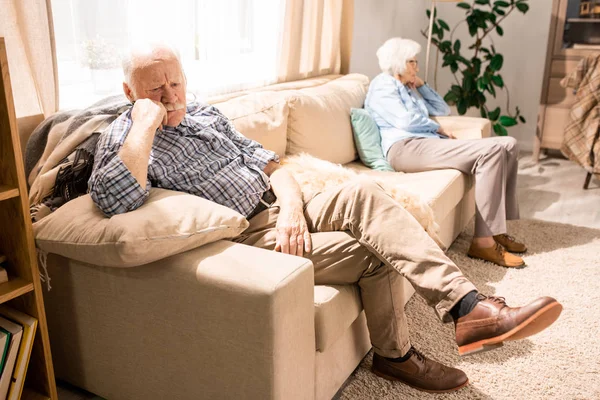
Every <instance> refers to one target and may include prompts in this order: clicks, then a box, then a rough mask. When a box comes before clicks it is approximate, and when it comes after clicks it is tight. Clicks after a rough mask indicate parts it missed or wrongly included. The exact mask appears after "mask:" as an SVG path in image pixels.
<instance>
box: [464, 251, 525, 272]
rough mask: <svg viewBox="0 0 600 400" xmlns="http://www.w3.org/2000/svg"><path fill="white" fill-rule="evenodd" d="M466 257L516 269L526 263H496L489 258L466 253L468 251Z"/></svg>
mask: <svg viewBox="0 0 600 400" xmlns="http://www.w3.org/2000/svg"><path fill="white" fill-rule="evenodd" d="M467 257H469V258H472V259H474V260H483V261H487V262H489V263H492V264H495V265H499V266H501V267H504V268H517V269H518V268H523V267H524V266H525V265H526V264H525V261H523V264H519V265H506V264H498V263H497V262H494V261H490V260H488V259H487V258H482V257H478V256H472V255H470V254H468V253H467Z"/></svg>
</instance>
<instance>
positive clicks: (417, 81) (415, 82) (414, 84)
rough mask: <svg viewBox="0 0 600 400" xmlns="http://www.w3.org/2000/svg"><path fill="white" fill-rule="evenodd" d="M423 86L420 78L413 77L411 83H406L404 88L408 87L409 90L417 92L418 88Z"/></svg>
mask: <svg viewBox="0 0 600 400" xmlns="http://www.w3.org/2000/svg"><path fill="white" fill-rule="evenodd" d="M424 84H425V82H423V79H421V78H419V77H418V76H416V75H415V79H414V80H412V81H411V82H408V83H407V84H406V86H408V88H409V89H412V90H417V89H418V88H420V87H421V86H423V85H424Z"/></svg>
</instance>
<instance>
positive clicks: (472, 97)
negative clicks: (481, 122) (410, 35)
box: [421, 0, 529, 136]
mask: <svg viewBox="0 0 600 400" xmlns="http://www.w3.org/2000/svg"><path fill="white" fill-rule="evenodd" d="M527 3H528V0H496V1H493V0H474V1H473V2H471V3H468V2H461V3H458V4H457V7H459V8H461V9H463V10H464V11H465V18H464V19H463V20H461V21H459V22H458V23H457V24H456V25H455V26H454V28H453V29H452V30H451V29H450V26H449V25H448V24H447V23H446V21H444V20H442V19H439V18H437V10H434V24H433V31H432V40H431V43H432V44H433V45H434V46H435V47H437V51H438V55H439V54H441V55H442V57H443V58H442V59H443V63H442V67H447V68H449V69H450V71H451V72H452V74H453V75H454V78H455V80H456V84H454V85H452V86H451V87H450V89H449V90H448V92H447V93H446V95H445V96H444V100H445V101H446V102H447V103H448V104H450V105H453V106H456V109H457V111H458V113H459V114H460V115H464V114H465V113H466V112H467V110H468V109H470V108H477V109H479V111H480V114H481V116H482V117H483V118H488V119H489V120H490V121H492V124H493V128H494V132H495V133H496V134H497V135H499V136H506V135H508V131H507V129H506V128H509V127H511V126H515V125H517V124H519V123H525V122H526V121H525V118H524V117H523V116H522V115H521V110H520V109H519V107H515V109H514V111H513V112H511V106H510V94H509V92H508V89H507V88H506V86H505V85H504V79H503V78H502V75H500V70H501V69H502V65H503V64H504V56H503V55H502V54H500V53H498V52H497V51H496V48H495V47H494V45H493V44H491V43H490V42H489V35H491V34H497V35H499V36H502V35H504V29H503V28H502V27H501V26H500V24H501V23H502V21H503V20H504V19H505V18H507V17H508V16H509V15H510V14H511V13H513V12H514V11H518V12H521V13H523V14H525V13H526V12H527V11H528V10H529V4H527ZM430 16H431V14H430V11H429V10H427V18H428V19H429V17H430ZM463 23H466V24H467V27H468V31H469V35H470V37H471V38H472V43H469V44H468V45H467V44H463V43H462V42H461V41H460V40H459V39H454V33H455V31H456V29H457V28H458V26H460V25H462V24H463ZM421 33H422V34H423V35H424V36H425V37H427V32H426V31H424V30H423V31H421ZM447 36H449V37H447ZM468 52H470V54H467V53H468ZM436 67H437V63H436ZM436 75H437V68H436ZM497 90H504V91H505V92H506V99H507V103H506V109H505V111H504V112H503V111H502V110H501V108H500V107H496V108H494V109H493V110H490V109H489V108H488V105H487V100H488V96H490V95H491V96H493V97H496V91H497Z"/></svg>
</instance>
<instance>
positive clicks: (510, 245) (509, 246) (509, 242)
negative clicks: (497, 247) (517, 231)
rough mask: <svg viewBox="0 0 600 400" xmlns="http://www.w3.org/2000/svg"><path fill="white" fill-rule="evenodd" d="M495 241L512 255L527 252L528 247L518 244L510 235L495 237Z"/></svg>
mask: <svg viewBox="0 0 600 400" xmlns="http://www.w3.org/2000/svg"><path fill="white" fill-rule="evenodd" d="M494 240H495V241H496V243H498V244H501V245H502V246H503V247H504V248H505V249H506V250H508V251H510V252H511V253H525V252H526V251H527V246H525V244H524V243H519V242H517V241H516V239H515V238H514V237H512V236H510V235H507V234H502V235H496V236H494Z"/></svg>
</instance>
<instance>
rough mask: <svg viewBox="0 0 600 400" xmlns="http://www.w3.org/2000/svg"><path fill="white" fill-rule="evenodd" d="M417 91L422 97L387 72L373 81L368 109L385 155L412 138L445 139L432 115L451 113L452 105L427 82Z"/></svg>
mask: <svg viewBox="0 0 600 400" xmlns="http://www.w3.org/2000/svg"><path fill="white" fill-rule="evenodd" d="M417 91H418V92H419V94H420V96H419V94H417V93H416V92H415V91H414V90H411V89H408V88H407V87H406V86H404V85H403V84H402V83H401V82H400V81H399V80H397V79H396V78H394V77H393V76H391V75H389V74H387V73H381V74H379V75H377V76H376V77H375V78H374V79H373V80H372V81H371V85H370V86H369V92H368V93H367V99H366V100H365V109H366V110H367V111H368V112H369V114H371V116H372V117H373V119H374V120H375V122H376V123H377V126H378V127H379V132H380V134H381V147H382V148H383V154H385V155H387V153H388V150H389V149H390V147H392V145H393V144H394V143H396V142H397V141H399V140H403V139H407V138H410V137H426V138H432V137H433V138H445V136H442V135H439V134H438V133H437V131H438V129H439V128H440V125H439V124H438V123H437V122H435V121H433V120H431V119H430V118H429V116H430V115H431V116H440V115H449V114H450V107H448V104H446V102H445V101H444V99H442V97H441V96H440V95H439V94H437V93H436V92H435V90H433V89H431V88H430V87H429V86H428V85H426V84H425V85H423V86H421V87H420V88H418V89H417Z"/></svg>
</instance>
